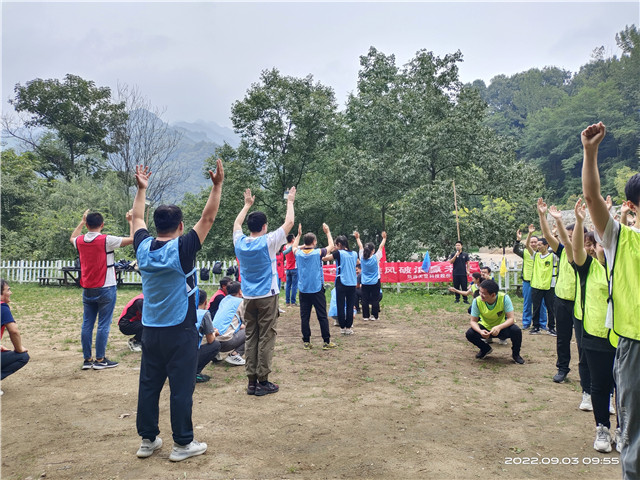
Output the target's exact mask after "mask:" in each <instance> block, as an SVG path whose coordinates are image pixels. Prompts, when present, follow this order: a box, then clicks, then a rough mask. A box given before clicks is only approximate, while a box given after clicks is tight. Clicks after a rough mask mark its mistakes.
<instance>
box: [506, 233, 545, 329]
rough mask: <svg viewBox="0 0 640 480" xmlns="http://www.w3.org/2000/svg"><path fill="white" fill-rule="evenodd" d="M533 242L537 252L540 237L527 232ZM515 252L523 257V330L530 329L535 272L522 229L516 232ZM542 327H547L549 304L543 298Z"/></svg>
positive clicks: (541, 306)
mask: <svg viewBox="0 0 640 480" xmlns="http://www.w3.org/2000/svg"><path fill="white" fill-rule="evenodd" d="M527 238H528V240H529V242H530V243H531V248H532V250H533V251H534V252H535V251H536V250H537V248H538V237H537V236H536V235H533V232H529V233H528V234H527ZM513 253H515V254H516V255H518V256H519V257H520V258H522V273H521V274H520V278H521V279H522V301H523V304H522V330H529V328H530V327H531V307H532V305H531V274H532V273H533V256H531V255H529V252H528V251H527V249H526V247H525V246H524V244H523V243H522V233H521V232H520V229H518V231H517V232H516V241H515V243H514V244H513ZM540 328H543V329H545V330H546V328H547V306H546V305H545V304H544V300H542V304H541V305H540Z"/></svg>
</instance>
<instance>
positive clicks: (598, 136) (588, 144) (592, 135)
mask: <svg viewBox="0 0 640 480" xmlns="http://www.w3.org/2000/svg"><path fill="white" fill-rule="evenodd" d="M606 133H607V127H605V126H604V123H602V122H599V123H594V124H593V125H589V126H588V127H587V128H585V129H584V130H583V131H582V133H581V134H580V140H582V145H583V146H584V148H594V147H596V148H597V147H598V145H600V142H602V139H603V138H604V136H605V134H606Z"/></svg>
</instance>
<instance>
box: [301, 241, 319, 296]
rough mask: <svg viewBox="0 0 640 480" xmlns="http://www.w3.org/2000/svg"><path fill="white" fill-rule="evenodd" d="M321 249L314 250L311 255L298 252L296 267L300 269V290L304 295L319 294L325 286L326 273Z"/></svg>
mask: <svg viewBox="0 0 640 480" xmlns="http://www.w3.org/2000/svg"><path fill="white" fill-rule="evenodd" d="M320 253H321V252H320V249H319V248H314V249H313V250H311V252H310V253H308V254H307V253H303V252H302V250H296V266H297V267H298V290H300V291H301V292H302V293H317V292H319V291H320V290H322V287H323V286H324V272H323V271H322V258H320Z"/></svg>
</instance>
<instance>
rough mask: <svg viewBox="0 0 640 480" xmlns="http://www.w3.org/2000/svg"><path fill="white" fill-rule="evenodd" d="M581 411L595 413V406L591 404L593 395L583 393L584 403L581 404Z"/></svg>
mask: <svg viewBox="0 0 640 480" xmlns="http://www.w3.org/2000/svg"><path fill="white" fill-rule="evenodd" d="M578 408H580V410H583V411H585V412H593V405H592V404H591V395H589V394H588V393H587V392H582V402H580V407H578Z"/></svg>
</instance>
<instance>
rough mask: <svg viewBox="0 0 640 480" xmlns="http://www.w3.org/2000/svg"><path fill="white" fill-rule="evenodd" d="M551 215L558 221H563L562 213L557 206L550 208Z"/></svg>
mask: <svg viewBox="0 0 640 480" xmlns="http://www.w3.org/2000/svg"><path fill="white" fill-rule="evenodd" d="M549 215H551V216H552V217H553V218H555V219H556V220H560V221H562V213H561V212H560V210H558V209H557V208H556V206H555V205H551V206H550V207H549Z"/></svg>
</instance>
